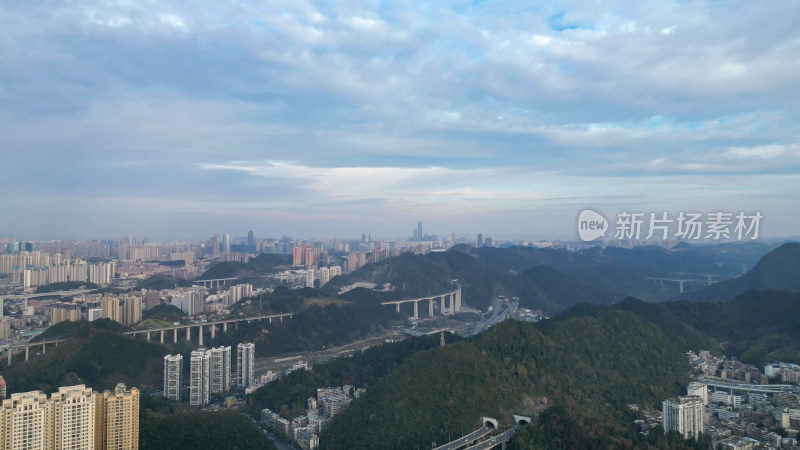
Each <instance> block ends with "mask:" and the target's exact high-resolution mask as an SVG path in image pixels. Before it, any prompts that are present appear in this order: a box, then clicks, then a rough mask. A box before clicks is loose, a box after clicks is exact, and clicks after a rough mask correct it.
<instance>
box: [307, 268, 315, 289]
mask: <svg viewBox="0 0 800 450" xmlns="http://www.w3.org/2000/svg"><path fill="white" fill-rule="evenodd" d="M306 287H310V288H313V287H314V269H308V270H306Z"/></svg>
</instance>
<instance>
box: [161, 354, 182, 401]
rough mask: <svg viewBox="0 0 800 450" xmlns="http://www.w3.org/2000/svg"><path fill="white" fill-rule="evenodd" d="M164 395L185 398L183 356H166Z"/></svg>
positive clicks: (173, 398)
mask: <svg viewBox="0 0 800 450" xmlns="http://www.w3.org/2000/svg"><path fill="white" fill-rule="evenodd" d="M164 397H166V398H168V399H170V400H175V401H178V402H179V401H181V400H183V356H181V355H180V354H178V355H166V356H164Z"/></svg>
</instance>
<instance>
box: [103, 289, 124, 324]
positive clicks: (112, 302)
mask: <svg viewBox="0 0 800 450" xmlns="http://www.w3.org/2000/svg"><path fill="white" fill-rule="evenodd" d="M100 308H101V309H102V310H103V319H111V320H114V321H117V322H120V323H122V304H121V302H120V299H119V298H117V297H112V296H106V297H103V299H102V300H101V301H100Z"/></svg>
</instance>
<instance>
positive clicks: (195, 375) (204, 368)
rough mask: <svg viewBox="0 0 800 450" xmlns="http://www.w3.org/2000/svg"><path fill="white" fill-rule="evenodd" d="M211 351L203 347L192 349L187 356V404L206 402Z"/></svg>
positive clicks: (202, 404)
mask: <svg viewBox="0 0 800 450" xmlns="http://www.w3.org/2000/svg"><path fill="white" fill-rule="evenodd" d="M210 379H211V352H209V351H208V350H206V349H204V348H199V349H197V350H194V351H192V354H191V356H190V357H189V404H190V405H194V406H205V405H207V404H208V401H209V397H210V393H211V390H210V388H211V386H209V381H210Z"/></svg>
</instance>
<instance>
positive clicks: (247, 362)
mask: <svg viewBox="0 0 800 450" xmlns="http://www.w3.org/2000/svg"><path fill="white" fill-rule="evenodd" d="M255 360H256V344H253V343H252V342H251V343H248V344H245V343H241V344H239V345H237V346H236V371H237V377H236V379H237V380H238V383H239V387H240V388H247V387H250V386H252V384H253V378H254V370H253V368H254V362H255Z"/></svg>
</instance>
